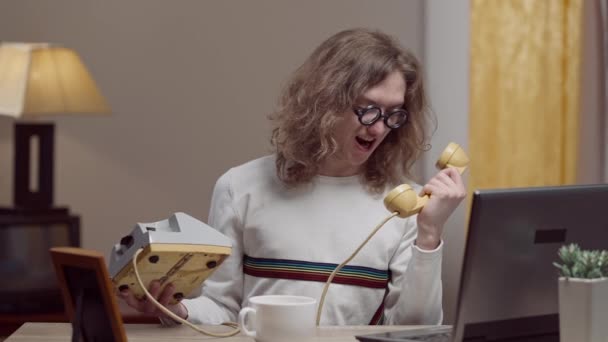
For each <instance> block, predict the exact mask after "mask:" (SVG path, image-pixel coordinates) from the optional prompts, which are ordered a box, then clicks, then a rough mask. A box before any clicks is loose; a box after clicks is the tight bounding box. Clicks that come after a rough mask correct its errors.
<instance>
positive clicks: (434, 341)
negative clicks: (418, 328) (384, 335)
mask: <svg viewBox="0 0 608 342" xmlns="http://www.w3.org/2000/svg"><path fill="white" fill-rule="evenodd" d="M406 339H407V340H408V341H424V342H450V341H451V339H450V334H449V333H439V334H429V335H422V336H408V337H406Z"/></svg>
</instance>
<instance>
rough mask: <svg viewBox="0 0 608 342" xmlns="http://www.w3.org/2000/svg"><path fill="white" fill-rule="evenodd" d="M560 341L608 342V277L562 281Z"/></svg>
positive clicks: (560, 288) (560, 294)
mask: <svg viewBox="0 0 608 342" xmlns="http://www.w3.org/2000/svg"><path fill="white" fill-rule="evenodd" d="M559 329H560V342H608V278H598V279H580V278H559Z"/></svg>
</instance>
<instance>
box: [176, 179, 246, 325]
mask: <svg viewBox="0 0 608 342" xmlns="http://www.w3.org/2000/svg"><path fill="white" fill-rule="evenodd" d="M209 225H210V226H211V227H213V228H215V229H217V230H218V231H220V232H221V233H222V234H224V235H226V236H227V237H228V238H229V239H230V240H231V242H232V253H231V255H230V256H229V257H228V258H226V260H224V262H223V263H222V264H221V265H220V266H219V267H218V269H217V270H215V272H213V274H212V275H211V276H210V277H209V278H207V280H205V282H204V283H203V287H202V292H201V293H202V295H201V296H199V297H197V298H192V299H184V300H183V301H182V303H183V304H184V305H185V306H186V309H188V321H190V322H192V323H197V324H220V323H223V322H235V321H236V319H237V315H238V312H239V310H240V309H241V301H242V297H243V272H242V269H243V268H242V260H243V239H242V229H241V227H242V225H241V220H240V219H239V216H238V214H237V211H236V209H235V206H234V196H233V193H232V188H231V185H230V171H228V172H227V173H225V174H224V175H222V176H221V177H220V178H219V179H218V181H217V183H216V184H215V188H214V190H213V196H212V198H211V209H210V212H209Z"/></svg>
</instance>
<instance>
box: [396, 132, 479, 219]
mask: <svg viewBox="0 0 608 342" xmlns="http://www.w3.org/2000/svg"><path fill="white" fill-rule="evenodd" d="M468 164H469V157H468V156H467V154H466V153H465V152H464V150H463V149H462V148H461V147H460V145H458V144H456V143H453V142H451V143H449V144H448V146H447V147H446V148H445V150H443V152H442V153H441V155H440V156H439V159H438V160H437V163H436V164H435V166H436V167H437V168H438V169H440V170H441V169H445V168H446V167H454V168H456V169H457V170H458V172H459V173H460V174H462V173H463V172H464V171H465V170H466V168H467V165H468ZM428 200H429V196H428V195H425V196H422V197H418V194H416V191H414V189H412V187H411V186H409V185H407V184H401V185H399V186H397V187H396V188H394V189H393V190H391V191H390V192H389V193H388V194H387V195H386V197H385V198H384V206H385V207H386V209H388V211H390V212H391V213H393V212H397V213H399V214H398V215H397V216H399V217H401V218H405V217H408V216H412V215H414V214H418V213H419V212H420V211H421V210H422V208H423V207H424V205H425V204H426V202H428Z"/></svg>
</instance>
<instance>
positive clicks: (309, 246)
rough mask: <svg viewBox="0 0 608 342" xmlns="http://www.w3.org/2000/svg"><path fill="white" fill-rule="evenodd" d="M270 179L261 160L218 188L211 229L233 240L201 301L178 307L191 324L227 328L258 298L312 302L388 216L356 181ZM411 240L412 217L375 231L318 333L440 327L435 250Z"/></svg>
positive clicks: (337, 283)
mask: <svg viewBox="0 0 608 342" xmlns="http://www.w3.org/2000/svg"><path fill="white" fill-rule="evenodd" d="M275 170H276V169H275V158H274V157H273V156H267V157H263V158H259V159H256V160H253V161H251V162H248V163H246V164H244V165H241V166H238V167H235V168H232V169H230V170H229V171H228V172H226V173H225V174H224V175H222V176H221V177H220V178H219V179H218V181H217V183H216V185H215V189H214V191H213V198H212V200H211V211H210V214H209V225H210V226H212V227H214V228H216V229H218V230H219V231H220V232H222V233H223V234H225V235H226V236H228V237H230V238H231V239H232V243H233V246H232V254H231V255H230V256H229V257H228V258H227V259H226V260H225V261H224V262H223V263H222V264H221V265H220V267H218V269H217V270H216V271H215V272H214V273H213V274H212V276H211V277H210V278H208V279H207V280H206V281H205V283H204V284H203V289H202V294H203V295H202V296H200V297H197V298H193V299H185V300H184V301H183V304H184V305H185V306H186V308H187V309H188V320H189V321H191V322H193V323H205V324H219V323H221V322H227V321H232V322H235V321H236V319H237V316H238V312H239V310H240V309H241V307H244V306H246V305H247V304H248V298H249V297H252V296H257V295H263V294H291V295H302V296H309V297H313V298H316V299H317V300H318V299H319V297H320V296H321V292H322V289H323V286H324V283H325V280H326V279H327V277H328V276H329V274H330V273H331V271H332V270H333V269H334V268H335V266H337V264H340V263H341V262H343V261H344V260H345V259H346V258H347V257H349V256H350V255H351V254H352V252H353V251H354V250H355V249H356V248H357V247H358V246H359V244H361V242H363V241H364V240H365V238H366V237H367V236H368V235H369V233H370V232H371V231H372V229H373V228H374V227H375V226H376V225H377V224H379V223H380V221H381V220H382V219H384V218H385V217H387V216H388V215H390V213H389V212H388V211H387V210H386V209H385V207H384V205H383V202H382V200H383V196H380V195H377V196H374V195H370V193H368V192H367V191H366V190H365V188H364V187H363V186H362V184H361V183H360V181H359V178H358V177H357V176H353V177H326V176H317V177H316V178H315V179H314V181H313V182H312V183H311V184H309V185H306V186H302V187H298V188H296V189H287V188H285V187H284V185H282V183H281V182H280V180H279V179H278V178H277V176H276V171H275ZM388 190H390V189H388ZM388 190H387V191H388ZM416 232H417V229H416V217H415V216H413V217H410V218H407V219H401V218H399V217H395V218H393V219H392V220H391V221H389V222H388V223H387V224H386V225H385V226H384V227H383V228H382V229H380V231H378V233H376V235H375V236H374V237H373V238H372V239H371V240H370V242H368V244H367V245H366V246H365V247H363V249H362V250H361V251H360V252H359V254H358V255H357V256H356V257H355V258H354V259H353V260H352V261H351V262H350V263H349V264H348V266H347V267H345V268H344V269H343V270H342V271H341V272H339V273H338V276H337V277H336V278H335V279H334V282H333V283H332V285H330V287H329V291H328V292H327V296H326V298H325V304H324V308H323V314H322V319H321V324H322V325H362V324H378V323H381V324H440V323H441V321H442V308H441V296H442V288H441V256H442V244H441V245H440V246H439V247H438V248H437V249H435V250H433V251H423V250H421V249H419V248H418V247H416V246H415V245H414V241H415V239H416Z"/></svg>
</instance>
